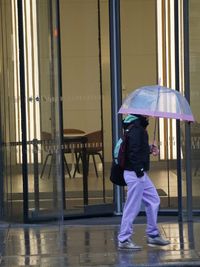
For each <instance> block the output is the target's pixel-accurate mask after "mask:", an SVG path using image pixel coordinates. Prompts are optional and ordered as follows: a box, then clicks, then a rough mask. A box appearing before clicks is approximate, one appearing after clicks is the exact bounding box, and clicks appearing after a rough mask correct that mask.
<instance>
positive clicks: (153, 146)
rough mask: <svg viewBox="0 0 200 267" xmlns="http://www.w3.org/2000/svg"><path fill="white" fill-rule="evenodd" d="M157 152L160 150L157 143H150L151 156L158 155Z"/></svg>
mask: <svg viewBox="0 0 200 267" xmlns="http://www.w3.org/2000/svg"><path fill="white" fill-rule="evenodd" d="M159 152H160V151H159V149H158V147H157V145H155V144H153V145H150V153H152V154H153V156H158V154H159Z"/></svg>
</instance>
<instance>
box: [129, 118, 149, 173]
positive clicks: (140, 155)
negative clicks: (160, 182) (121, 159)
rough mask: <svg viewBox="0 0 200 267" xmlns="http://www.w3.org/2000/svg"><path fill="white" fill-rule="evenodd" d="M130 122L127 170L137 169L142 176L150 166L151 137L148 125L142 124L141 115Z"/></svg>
mask: <svg viewBox="0 0 200 267" xmlns="http://www.w3.org/2000/svg"><path fill="white" fill-rule="evenodd" d="M130 124H131V125H132V127H131V128H130V130H129V131H128V133H127V146H126V157H125V158H126V161H125V170H129V171H135V172H136V174H137V176H138V177H141V176H143V174H144V173H143V172H144V171H148V170H149V167H150V148H149V137H148V133H147V130H146V127H144V126H142V125H143V121H142V118H140V117H139V118H138V119H136V120H134V121H133V122H131V123H130ZM130 124H129V125H130ZM129 125H126V127H127V126H129Z"/></svg>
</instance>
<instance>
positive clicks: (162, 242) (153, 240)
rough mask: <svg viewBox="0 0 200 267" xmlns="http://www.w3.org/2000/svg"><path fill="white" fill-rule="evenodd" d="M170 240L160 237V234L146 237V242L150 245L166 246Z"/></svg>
mask: <svg viewBox="0 0 200 267" xmlns="http://www.w3.org/2000/svg"><path fill="white" fill-rule="evenodd" d="M170 243H171V242H170V241H169V240H166V239H164V238H162V237H161V236H160V235H159V236H156V237H150V236H148V237H147V244H148V245H149V246H151V247H154V246H167V245H169V244H170Z"/></svg>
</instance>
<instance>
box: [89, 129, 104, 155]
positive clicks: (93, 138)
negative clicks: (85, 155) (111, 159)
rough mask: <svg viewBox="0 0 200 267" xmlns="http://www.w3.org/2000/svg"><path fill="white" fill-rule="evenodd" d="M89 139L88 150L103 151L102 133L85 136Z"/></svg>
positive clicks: (97, 132) (96, 132)
mask: <svg viewBox="0 0 200 267" xmlns="http://www.w3.org/2000/svg"><path fill="white" fill-rule="evenodd" d="M85 136H86V137H87V150H93V151H96V152H98V151H101V150H102V147H103V144H102V131H101V130H99V131H95V132H91V133H88V134H86V135H85Z"/></svg>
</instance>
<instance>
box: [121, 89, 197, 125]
mask: <svg viewBox="0 0 200 267" xmlns="http://www.w3.org/2000/svg"><path fill="white" fill-rule="evenodd" d="M119 113H120V114H141V115H147V116H151V117H159V118H171V119H180V120H184V121H194V117H193V114H192V111H191V109H190V106H189V104H188V102H187V100H186V98H185V97H184V96H183V95H182V94H181V93H180V92H178V91H176V90H173V89H170V88H167V87H163V86H160V85H152V86H144V87H141V88H138V89H136V90H135V91H134V92H132V93H131V94H130V95H128V97H127V98H126V99H125V100H124V102H123V104H122V106H121V108H120V109H119Z"/></svg>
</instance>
